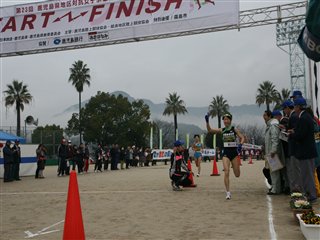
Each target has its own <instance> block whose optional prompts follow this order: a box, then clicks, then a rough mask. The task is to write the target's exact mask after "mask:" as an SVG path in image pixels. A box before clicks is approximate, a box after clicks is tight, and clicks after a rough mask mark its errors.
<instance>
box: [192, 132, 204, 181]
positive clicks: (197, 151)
mask: <svg viewBox="0 0 320 240" xmlns="http://www.w3.org/2000/svg"><path fill="white" fill-rule="evenodd" d="M193 139H194V143H193V145H192V149H193V151H194V155H193V156H194V160H195V162H196V166H197V168H198V174H197V177H200V171H201V162H202V153H201V151H202V143H201V142H200V136H199V135H198V134H196V135H194V137H193Z"/></svg>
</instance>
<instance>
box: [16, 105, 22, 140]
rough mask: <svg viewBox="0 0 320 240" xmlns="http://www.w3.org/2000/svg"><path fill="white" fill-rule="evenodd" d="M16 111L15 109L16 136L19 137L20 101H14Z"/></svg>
mask: <svg viewBox="0 0 320 240" xmlns="http://www.w3.org/2000/svg"><path fill="white" fill-rule="evenodd" d="M16 111H17V136H19V137H20V128H21V125H20V119H21V117H20V103H19V102H17V103H16Z"/></svg>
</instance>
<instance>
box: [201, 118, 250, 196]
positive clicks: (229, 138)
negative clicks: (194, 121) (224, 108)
mask: <svg viewBox="0 0 320 240" xmlns="http://www.w3.org/2000/svg"><path fill="white" fill-rule="evenodd" d="M205 120H206V125H207V130H208V132H211V133H213V134H216V133H221V134H222V140H223V149H224V151H223V157H222V162H223V169H224V185H225V187H226V192H227V193H226V194H227V195H226V199H227V200H230V199H231V193H230V181H229V172H230V163H231V164H232V169H233V173H234V175H235V176H236V177H240V166H239V162H238V161H237V156H238V154H239V153H240V152H241V148H242V144H243V143H244V137H243V135H242V134H241V133H240V131H239V130H238V129H236V128H235V127H234V126H232V125H231V121H232V115H231V114H229V113H226V114H224V115H223V116H222V120H223V123H224V126H225V127H224V128H211V127H210V124H209V115H208V114H207V115H206V116H205ZM237 137H238V138H239V143H240V144H237V142H236V140H237Z"/></svg>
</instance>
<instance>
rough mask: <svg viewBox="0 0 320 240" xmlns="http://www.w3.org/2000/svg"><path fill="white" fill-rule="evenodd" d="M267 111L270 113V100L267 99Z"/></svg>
mask: <svg viewBox="0 0 320 240" xmlns="http://www.w3.org/2000/svg"><path fill="white" fill-rule="evenodd" d="M266 105H267V111H270V105H269V99H268V98H267V97H266Z"/></svg>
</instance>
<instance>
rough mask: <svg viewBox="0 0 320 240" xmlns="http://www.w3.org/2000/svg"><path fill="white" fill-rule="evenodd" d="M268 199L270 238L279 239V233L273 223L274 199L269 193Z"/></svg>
mask: <svg viewBox="0 0 320 240" xmlns="http://www.w3.org/2000/svg"><path fill="white" fill-rule="evenodd" d="M267 201H268V220H269V231H270V239H272V240H277V233H276V231H275V229H274V225H273V215H272V212H273V208H272V199H271V197H270V196H268V195H267Z"/></svg>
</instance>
